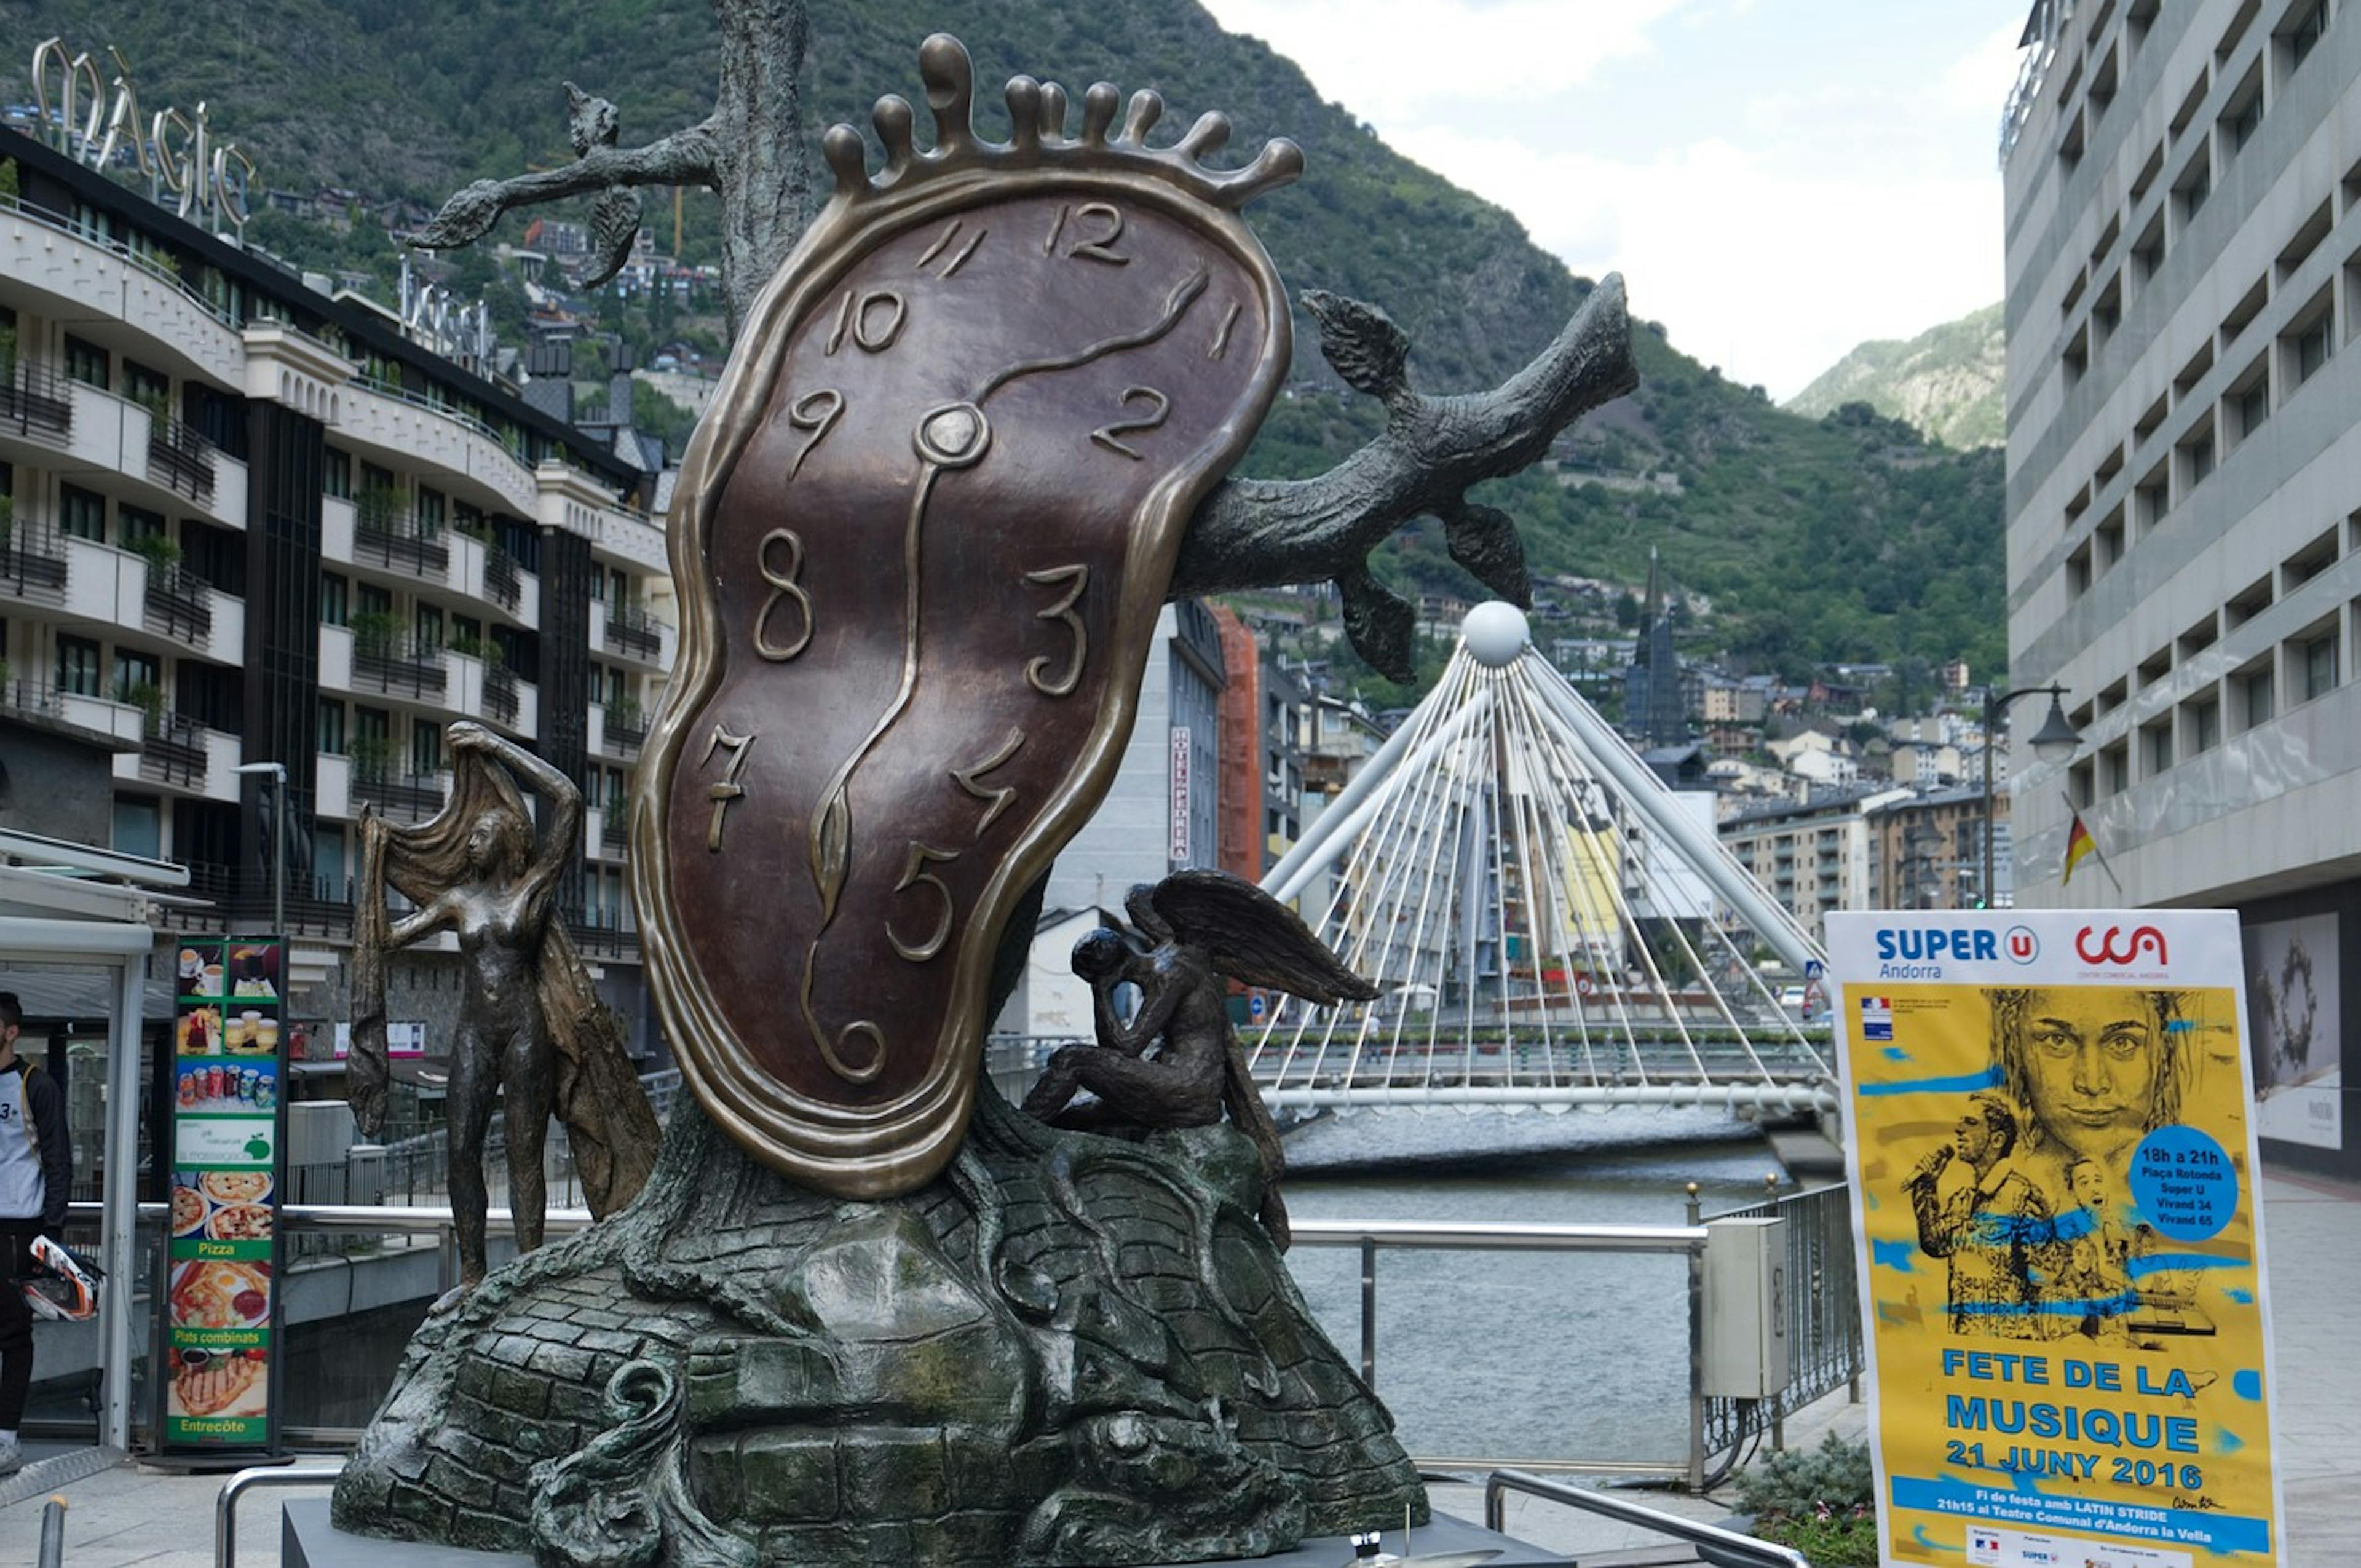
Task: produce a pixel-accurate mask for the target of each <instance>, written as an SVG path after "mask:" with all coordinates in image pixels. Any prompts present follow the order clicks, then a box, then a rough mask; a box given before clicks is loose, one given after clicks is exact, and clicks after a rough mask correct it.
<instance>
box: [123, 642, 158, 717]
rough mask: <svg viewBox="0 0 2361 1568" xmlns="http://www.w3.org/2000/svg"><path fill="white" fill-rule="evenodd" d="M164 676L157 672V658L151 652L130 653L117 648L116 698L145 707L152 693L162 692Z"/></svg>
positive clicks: (134, 705) (135, 705)
mask: <svg viewBox="0 0 2361 1568" xmlns="http://www.w3.org/2000/svg"><path fill="white" fill-rule="evenodd" d="M163 689H164V685H163V676H162V675H160V674H158V673H157V668H156V659H155V656H154V655H153V654H149V653H129V652H122V651H121V650H117V651H116V652H115V701H117V702H127V703H129V704H131V705H132V706H133V707H146V706H147V705H148V701H149V694H150V693H161V692H162V691H163Z"/></svg>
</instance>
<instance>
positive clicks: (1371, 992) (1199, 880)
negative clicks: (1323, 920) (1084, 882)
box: [1150, 871, 1378, 1006]
mask: <svg viewBox="0 0 2361 1568" xmlns="http://www.w3.org/2000/svg"><path fill="white" fill-rule="evenodd" d="M1150 902H1151V903H1152V904H1153V905H1154V906H1155V909H1156V913H1157V914H1158V915H1159V916H1162V917H1163V919H1164V922H1165V924H1167V925H1168V926H1170V927H1171V928H1172V934H1173V937H1174V938H1176V939H1178V940H1180V941H1182V942H1186V943H1187V944H1189V945H1190V946H1191V947H1193V948H1202V949H1203V950H1204V952H1205V955H1206V957H1207V958H1209V959H1212V960H1213V967H1214V968H1215V969H1216V970H1220V971H1221V972H1222V973H1224V974H1225V975H1227V976H1229V977H1230V978H1231V979H1232V980H1236V981H1245V982H1246V984H1248V985H1259V986H1265V987H1268V988H1269V989H1270V990H1273V991H1284V992H1289V993H1290V994H1292V995H1296V996H1301V997H1302V998H1303V999H1304V1000H1305V1001H1307V1002H1317V1003H1323V1004H1324V1005H1331V1006H1333V1005H1334V1004H1335V1003H1339V1002H1367V1001H1370V1000H1372V999H1373V998H1375V997H1376V996H1377V994H1378V988H1377V987H1376V986H1374V985H1371V984H1370V983H1369V982H1368V981H1366V980H1363V979H1362V978H1361V977H1360V976H1359V975H1356V974H1355V973H1354V972H1353V971H1352V970H1348V969H1346V968H1345V966H1344V965H1343V964H1342V963H1340V962H1339V961H1338V960H1337V958H1336V955H1335V954H1334V953H1332V952H1330V951H1329V950H1328V948H1326V946H1325V945H1323V943H1322V942H1321V940H1320V938H1317V937H1315V936H1313V935H1312V933H1311V931H1310V930H1308V929H1307V928H1306V927H1305V926H1304V924H1303V922H1302V921H1301V920H1299V919H1297V918H1296V916H1295V912H1294V911H1293V910H1291V909H1290V908H1288V906H1287V905H1284V904H1281V903H1280V902H1279V900H1277V899H1275V898H1273V897H1271V895H1270V894H1267V893H1265V892H1263V890H1262V889H1260V888H1258V887H1257V886H1255V885H1254V883H1250V882H1245V881H1242V880H1240V879H1239V878H1237V877H1234V876H1232V875H1230V874H1229V873H1228V872H1212V871H1190V872H1173V873H1172V874H1171V875H1170V876H1169V877H1166V878H1165V879H1164V880H1163V881H1162V882H1160V883H1157V884H1156V891H1155V892H1154V894H1151V895H1150Z"/></svg>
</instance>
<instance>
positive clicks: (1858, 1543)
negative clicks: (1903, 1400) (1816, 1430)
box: [1698, 1432, 1877, 1568]
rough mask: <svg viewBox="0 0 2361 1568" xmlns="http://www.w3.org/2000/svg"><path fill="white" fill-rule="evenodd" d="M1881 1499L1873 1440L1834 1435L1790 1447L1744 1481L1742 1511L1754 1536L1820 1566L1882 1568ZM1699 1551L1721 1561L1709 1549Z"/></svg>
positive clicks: (1753, 1467)
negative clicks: (1874, 1470)
mask: <svg viewBox="0 0 2361 1568" xmlns="http://www.w3.org/2000/svg"><path fill="white" fill-rule="evenodd" d="M1876 1497H1877V1483H1876V1479H1875V1477H1874V1475H1872V1471H1871V1469H1870V1464H1869V1444H1868V1442H1865V1441H1864V1440H1862V1439H1861V1438H1850V1439H1846V1438H1840V1437H1839V1436H1838V1435H1837V1434H1836V1433H1834V1432H1829V1433H1828V1435H1827V1436H1826V1437H1824V1438H1822V1439H1821V1440H1820V1446H1819V1447H1817V1448H1814V1449H1792V1448H1791V1449H1787V1450H1785V1451H1784V1452H1782V1453H1774V1454H1773V1455H1771V1457H1770V1458H1768V1459H1766V1460H1763V1462H1762V1463H1761V1464H1754V1465H1750V1466H1748V1467H1747V1468H1746V1469H1745V1470H1743V1471H1741V1473H1740V1474H1739V1476H1738V1502H1739V1506H1740V1507H1741V1508H1744V1509H1746V1510H1747V1511H1748V1512H1749V1513H1750V1514H1752V1516H1753V1518H1752V1521H1751V1523H1748V1524H1747V1525H1746V1528H1747V1529H1748V1530H1749V1532H1750V1533H1751V1534H1752V1535H1753V1536H1754V1537H1755V1538H1756V1539H1757V1540H1761V1541H1777V1542H1778V1543H1779V1544H1780V1545H1782V1546H1789V1547H1793V1548H1795V1550H1796V1551H1797V1552H1802V1553H1803V1554H1804V1555H1805V1556H1806V1558H1808V1559H1809V1560H1810V1561H1811V1563H1812V1564H1813V1568H1847V1565H1849V1564H1867V1565H1868V1568H1875V1564H1876V1563H1877V1509H1876ZM1733 1528H1735V1526H1733ZM1698 1551H1699V1552H1700V1553H1701V1554H1702V1555H1703V1556H1704V1557H1705V1559H1706V1560H1707V1561H1708V1562H1709V1563H1719V1562H1721V1561H1722V1559H1720V1558H1718V1557H1716V1556H1715V1555H1714V1553H1713V1551H1712V1549H1710V1548H1707V1547H1700V1548H1699V1549H1698Z"/></svg>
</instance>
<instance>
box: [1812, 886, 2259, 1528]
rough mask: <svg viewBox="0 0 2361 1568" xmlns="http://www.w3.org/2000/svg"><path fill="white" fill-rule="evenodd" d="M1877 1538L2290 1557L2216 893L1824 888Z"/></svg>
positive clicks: (2249, 1129)
mask: <svg viewBox="0 0 2361 1568" xmlns="http://www.w3.org/2000/svg"><path fill="white" fill-rule="evenodd" d="M1828 949H1829V955H1828V956H1829V970H1830V971H1831V974H1832V977H1833V978H1834V980H1835V981H1836V987H1837V1009H1838V1016H1839V1021H1840V1028H1839V1039H1840V1041H1841V1054H1842V1058H1843V1072H1844V1087H1845V1114H1846V1121H1847V1124H1848V1134H1849V1135H1848V1137H1847V1140H1846V1144H1847V1147H1846V1158H1847V1162H1848V1164H1849V1165H1850V1174H1851V1177H1852V1182H1853V1189H1852V1190H1853V1201H1854V1208H1855V1214H1854V1221H1855V1233H1856V1235H1857V1237H1858V1242H1857V1245H1858V1249H1859V1259H1860V1277H1861V1298H1862V1299H1861V1315H1862V1321H1863V1324H1864V1326H1865V1327H1866V1328H1867V1330H1868V1334H1867V1341H1868V1349H1869V1372H1870V1387H1871V1389H1872V1393H1871V1397H1870V1448H1871V1453H1872V1459H1873V1461H1874V1463H1875V1465H1876V1469H1877V1480H1878V1491H1879V1497H1880V1498H1881V1503H1882V1506H1881V1509H1880V1512H1881V1514H1882V1516H1883V1541H1882V1542H1881V1543H1880V1552H1881V1558H1880V1561H1881V1562H1882V1563H1884V1564H1887V1565H1888V1568H1893V1565H1896V1564H1902V1563H1914V1564H1915V1563H1944V1564H1952V1565H1957V1564H1966V1565H1967V1568H2058V1565H2059V1564H2066V1565H2068V1568H2075V1565H2085V1568H2090V1565H2104V1568H2196V1565H2197V1564H2204V1565H2205V1568H2223V1565H2236V1568H2266V1565H2282V1564H2284V1563H2286V1562H2287V1558H2286V1555H2285V1549H2284V1545H2283V1543H2282V1541H2281V1539H2280V1533H2279V1519H2280V1509H2279V1490H2278V1480H2277V1476H2276V1473H2275V1470H2274V1465H2273V1446H2274V1445H2273V1442H2272V1428H2271V1388H2272V1381H2271V1369H2270V1335H2269V1332H2268V1309H2269V1300H2268V1292H2267V1289H2266V1279H2267V1277H2268V1276H2267V1273H2266V1270H2265V1267H2264V1256H2263V1235H2262V1213H2261V1205H2260V1202H2259V1195H2258V1193H2257V1190H2256V1179H2257V1177H2256V1173H2257V1154H2256V1133H2255V1127H2254V1123H2253V1119H2252V1116H2251V1114H2250V1112H2249V1107H2250V1106H2251V1105H2252V1103H2253V1100H2252V1095H2251V1092H2250V1085H2249V1082H2248V1077H2249V1074H2248V1063H2249V1057H2248V1053H2247V1050H2246V1041H2245V1039H2244V1038H2243V1035H2244V1033H2245V1027H2244V1026H2245V1021H2246V1017H2247V1014H2246V1008H2245V1000H2246V999H2245V998H2244V996H2243V995H2242V994H2241V992H2242V991H2243V989H2244V988H2243V984H2242V981H2243V977H2244V975H2245V974H2246V964H2245V961H2244V958H2243V955H2242V952H2241V948H2240V943H2239V934H2238V923H2237V917H2236V916H2235V914H2231V913H2228V912H2222V911H2191V910H2169V911H2168V910H2130V911H2125V910H2114V911H2066V910H2041V911H2032V910H2017V911H2006V910H2001V911H1991V912H1977V913H1941V914H1932V913H1929V914H1917V913H1904V912H1886V913H1857V914H1831V915H1829V916H1828Z"/></svg>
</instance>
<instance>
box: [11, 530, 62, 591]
mask: <svg viewBox="0 0 2361 1568" xmlns="http://www.w3.org/2000/svg"><path fill="white" fill-rule="evenodd" d="M0 598H15V599H22V600H23V601H25V602H26V603H27V604H46V605H62V604H64V603H65V602H66V542H65V540H64V539H63V538H61V537H60V535H59V533H58V531H57V530H56V529H54V528H51V527H49V525H48V524H46V523H35V522H31V521H24V520H19V521H17V522H16V524H15V525H14V526H13V527H10V528H8V529H7V530H5V531H0Z"/></svg>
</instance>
